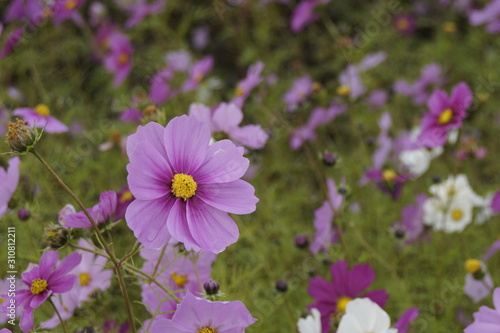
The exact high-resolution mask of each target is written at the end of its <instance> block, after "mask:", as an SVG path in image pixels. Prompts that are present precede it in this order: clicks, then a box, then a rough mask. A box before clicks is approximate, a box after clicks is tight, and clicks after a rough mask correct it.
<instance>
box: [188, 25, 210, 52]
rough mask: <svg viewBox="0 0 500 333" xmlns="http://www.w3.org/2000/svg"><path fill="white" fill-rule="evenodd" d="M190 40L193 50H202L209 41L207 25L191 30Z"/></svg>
mask: <svg viewBox="0 0 500 333" xmlns="http://www.w3.org/2000/svg"><path fill="white" fill-rule="evenodd" d="M191 40H192V42H193V47H194V49H195V50H198V51H200V50H203V49H204V48H205V47H207V45H208V44H209V43H210V30H209V28H208V26H206V25H203V26H201V27H198V28H196V29H194V30H193V33H192V34H191Z"/></svg>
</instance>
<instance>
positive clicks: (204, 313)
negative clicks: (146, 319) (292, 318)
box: [151, 292, 257, 333]
mask: <svg viewBox="0 0 500 333" xmlns="http://www.w3.org/2000/svg"><path fill="white" fill-rule="evenodd" d="M256 321H257V319H255V318H252V315H251V314H250V312H249V311H248V310H247V308H246V307H245V305H244V304H243V303H241V302H239V301H233V302H211V301H208V300H205V299H202V298H197V297H195V296H194V295H193V294H191V293H190V292H187V293H186V297H184V300H183V301H182V302H181V304H179V306H178V307H177V311H175V314H174V316H173V318H172V319H159V320H155V321H154V322H153V324H152V325H151V333H164V332H203V333H205V332H206V333H216V332H221V333H223V332H243V331H245V328H246V327H248V326H250V325H252V324H253V323H255V322H256Z"/></svg>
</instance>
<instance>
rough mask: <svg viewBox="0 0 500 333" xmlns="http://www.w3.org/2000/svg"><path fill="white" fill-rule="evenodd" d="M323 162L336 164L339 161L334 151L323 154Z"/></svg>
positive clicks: (329, 164) (330, 164)
mask: <svg viewBox="0 0 500 333" xmlns="http://www.w3.org/2000/svg"><path fill="white" fill-rule="evenodd" d="M323 163H324V164H325V165H326V166H334V165H335V164H336V163H337V158H336V157H335V155H334V154H333V153H330V152H326V153H324V154H323Z"/></svg>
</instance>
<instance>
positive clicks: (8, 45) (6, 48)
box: [0, 28, 24, 59]
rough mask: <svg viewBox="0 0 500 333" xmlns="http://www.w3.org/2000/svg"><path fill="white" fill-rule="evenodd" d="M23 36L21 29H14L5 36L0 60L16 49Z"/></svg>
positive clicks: (0, 51)
mask: <svg viewBox="0 0 500 333" xmlns="http://www.w3.org/2000/svg"><path fill="white" fill-rule="evenodd" d="M0 35H1V33H0ZM23 35H24V29H23V28H16V29H14V30H13V31H11V32H10V33H9V35H8V36H7V40H6V41H5V44H4V45H3V48H2V49H1V50H0V59H3V58H5V57H6V56H8V55H9V54H10V53H11V52H12V51H13V50H14V49H15V48H16V46H17V44H19V42H21V39H22V38H23Z"/></svg>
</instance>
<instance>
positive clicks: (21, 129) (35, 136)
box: [5, 119, 42, 155]
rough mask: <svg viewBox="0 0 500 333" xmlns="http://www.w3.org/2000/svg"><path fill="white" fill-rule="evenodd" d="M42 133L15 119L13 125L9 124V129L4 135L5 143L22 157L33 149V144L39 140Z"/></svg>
mask: <svg viewBox="0 0 500 333" xmlns="http://www.w3.org/2000/svg"><path fill="white" fill-rule="evenodd" d="M41 136H42V133H38V130H37V129H33V128H31V127H30V126H29V123H28V122H26V121H22V120H20V119H17V121H16V122H15V123H13V122H9V129H8V131H7V133H6V134H5V141H6V142H7V144H8V145H9V147H10V149H12V151H13V152H15V153H18V155H24V154H26V153H28V152H30V151H32V150H34V149H35V144H36V143H37V142H38V141H39V140H40V137H41Z"/></svg>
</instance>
